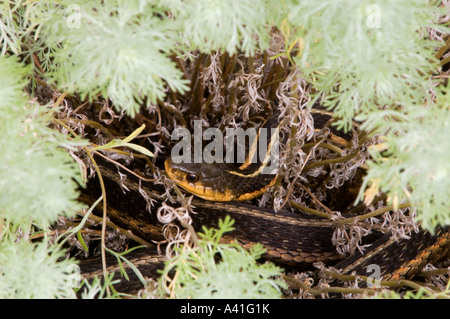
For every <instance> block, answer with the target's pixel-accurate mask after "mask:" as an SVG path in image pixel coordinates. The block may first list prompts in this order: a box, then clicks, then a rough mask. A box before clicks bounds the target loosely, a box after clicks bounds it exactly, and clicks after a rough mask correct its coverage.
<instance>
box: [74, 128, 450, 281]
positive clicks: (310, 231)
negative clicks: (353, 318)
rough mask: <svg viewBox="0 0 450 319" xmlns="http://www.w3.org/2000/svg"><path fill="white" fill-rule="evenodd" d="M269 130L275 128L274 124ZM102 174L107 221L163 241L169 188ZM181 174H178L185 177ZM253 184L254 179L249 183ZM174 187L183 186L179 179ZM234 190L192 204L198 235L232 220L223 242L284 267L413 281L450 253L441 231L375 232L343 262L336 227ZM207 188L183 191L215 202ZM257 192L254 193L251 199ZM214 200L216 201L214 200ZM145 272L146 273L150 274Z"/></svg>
mask: <svg viewBox="0 0 450 319" xmlns="http://www.w3.org/2000/svg"><path fill="white" fill-rule="evenodd" d="M270 125H273V123H272V124H270ZM259 164H260V163H259ZM165 166H166V168H168V169H170V170H172V168H173V167H174V166H173V163H171V162H170V160H168V161H166V162H165ZM194 168H195V167H194ZM176 169H177V170H179V171H181V172H182V174H183V176H184V177H183V178H185V179H186V178H189V177H187V176H188V175H189V174H193V175H197V174H201V172H200V171H198V170H195V171H194V170H193V168H192V167H189V169H186V167H182V166H181V165H180V166H177V167H176ZM233 169H235V168H233ZM100 170H101V174H102V177H103V180H104V182H105V186H106V192H107V198H108V207H109V211H108V217H109V218H110V219H111V220H112V221H113V222H115V223H116V224H118V225H119V226H121V227H123V228H125V229H129V230H130V231H131V232H133V233H135V234H136V235H138V236H139V237H141V238H143V239H145V240H147V241H150V242H151V241H161V240H163V239H164V238H163V235H162V231H161V229H162V225H161V224H160V223H159V222H158V221H157V219H156V216H155V215H156V214H155V210H156V208H157V207H160V206H161V205H162V203H163V202H164V201H165V200H166V198H167V197H166V196H165V195H164V194H165V189H164V187H163V186H162V185H158V184H154V183H141V182H140V181H139V180H138V179H136V177H134V176H132V175H128V177H127V179H125V180H124V181H123V180H122V179H120V178H119V177H118V174H117V172H116V168H114V167H111V165H110V164H109V163H106V162H105V163H103V164H101V165H100ZM244 170H245V168H244ZM172 172H173V171H172ZM246 172H247V173H249V175H250V174H251V171H246ZM176 173H178V174H179V173H180V172H176ZM169 176H170V174H169ZM235 176H238V177H242V176H239V175H235ZM242 178H248V177H242ZM251 178H254V177H250V178H249V179H251ZM268 179H270V181H272V180H273V179H274V176H270V177H268ZM192 180H193V181H195V182H197V181H200V180H201V179H200V178H199V177H197V176H196V177H195V178H192ZM266 181H267V179H266ZM270 181H269V184H270V183H271V182H270ZM175 182H177V183H179V181H177V180H176V179H175ZM96 184H97V183H95V182H92V181H91V182H90V183H88V187H87V189H86V190H85V192H84V193H85V194H86V195H84V196H83V197H82V200H83V201H85V202H86V203H90V204H92V203H93V202H94V200H93V198H97V197H98V196H100V195H101V190H100V189H99V187H98V186H97V185H96ZM229 185H230V184H227V185H225V186H224V188H223V189H222V190H220V195H219V196H222V195H223V193H225V195H226V196H229V197H226V196H223V197H221V198H218V200H220V201H221V202H220V204H219V203H217V202H214V201H205V200H204V198H205V197H207V196H199V197H203V199H197V198H194V199H193V200H192V202H191V205H192V207H194V211H195V214H194V215H193V216H192V219H193V227H194V229H195V230H196V231H199V230H201V228H202V226H206V227H217V223H218V219H219V218H223V217H224V216H225V215H229V216H230V217H231V218H232V219H234V220H235V226H236V227H235V230H234V231H233V232H231V233H230V234H227V235H225V236H224V238H223V240H224V241H237V242H238V243H240V244H241V245H243V246H244V247H250V246H252V245H253V244H254V243H262V244H263V245H264V247H265V249H266V254H265V256H264V257H265V258H267V259H270V260H273V261H275V262H279V263H281V264H285V265H289V266H295V267H307V266H308V265H311V264H312V263H315V262H318V261H320V262H326V263H331V264H334V265H335V267H336V268H337V269H341V270H342V271H343V273H352V272H356V273H357V274H361V275H367V274H368V272H367V267H368V265H372V264H377V265H380V267H381V272H380V275H381V276H382V278H386V279H389V278H391V279H395V278H398V277H407V278H408V277H411V276H414V275H415V274H416V273H417V272H418V271H420V267H422V266H423V265H424V264H425V263H427V262H429V261H433V260H436V259H437V258H439V257H440V256H442V255H443V254H444V252H445V251H446V250H447V249H448V245H449V242H450V234H449V232H448V229H447V228H444V229H439V230H438V231H437V232H436V234H434V235H431V234H430V233H428V232H427V231H424V230H420V231H418V232H417V233H414V234H412V235H411V238H409V239H406V238H402V239H394V237H393V236H391V234H389V233H388V234H384V235H383V234H381V233H377V232H373V234H371V235H369V236H367V237H366V240H367V242H372V246H371V248H370V249H368V250H367V251H366V252H365V253H361V252H357V253H355V254H354V255H353V256H350V257H344V256H342V255H340V254H338V253H337V252H336V248H335V246H334V245H333V243H332V240H331V238H332V236H333V232H334V231H335V230H336V224H335V223H334V222H333V221H331V220H329V219H322V218H319V217H315V216H311V215H309V214H307V213H303V212H291V211H287V210H280V211H277V212H275V211H273V210H272V209H268V208H262V207H257V206H253V205H250V204H247V203H243V202H236V201H230V199H232V200H237V199H241V200H242V199H246V198H251V197H254V196H253V195H254V194H252V195H251V196H248V195H247V197H245V194H248V193H249V192H246V191H245V189H244V188H241V190H244V191H241V192H240V193H233V192H229V194H228V195H227V193H226V192H224V191H223V190H225V189H226V188H225V187H230V186H229ZM258 185H259V184H258ZM266 185H268V184H266ZM203 187H204V185H201V187H200V188H197V187H193V188H190V186H188V187H184V188H185V189H187V190H188V191H191V190H194V191H193V193H195V192H198V194H199V195H204V194H207V195H208V196H209V195H212V196H216V193H214V192H213V191H205V190H204V189H203ZM208 187H210V186H208ZM265 187H266V186H264V185H263V186H262V187H261V188H259V189H257V190H256V191H258V192H260V193H262V192H264V190H265ZM125 190H126V191H125ZM256 191H255V190H253V191H252V193H253V192H256ZM260 193H258V195H259V194H260ZM242 196H244V197H242ZM256 196H257V195H256ZM207 199H208V198H207ZM213 199H216V198H215V197H213ZM149 211H150V214H149ZM130 258H134V257H130ZM135 258H136V260H137V261H138V262H139V264H141V265H146V264H147V261H162V260H163V258H162V257H161V256H159V257H158V255H157V253H156V251H155V250H153V249H150V250H146V251H141V252H140V253H139V255H138V256H137V257H135ZM131 260H133V259H131ZM83 267H84V268H83ZM90 267H91V266H90V264H89V263H87V264H85V265H84V266H82V269H84V271H85V272H90V269H91V268H90ZM147 268H149V269H146V268H145V267H144V268H143V269H142V270H143V273H144V275H148V276H154V275H155V269H157V268H158V267H153V266H152V267H150V266H148V267H147ZM146 271H147V273H145V272H146Z"/></svg>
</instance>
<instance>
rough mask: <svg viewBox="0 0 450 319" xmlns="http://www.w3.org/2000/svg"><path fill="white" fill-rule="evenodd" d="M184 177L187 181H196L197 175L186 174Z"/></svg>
mask: <svg viewBox="0 0 450 319" xmlns="http://www.w3.org/2000/svg"><path fill="white" fill-rule="evenodd" d="M186 179H187V181H188V182H191V183H195V182H196V181H198V175H195V174H188V175H187V176H186Z"/></svg>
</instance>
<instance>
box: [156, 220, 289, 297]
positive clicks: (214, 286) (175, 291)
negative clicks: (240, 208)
mask: <svg viewBox="0 0 450 319" xmlns="http://www.w3.org/2000/svg"><path fill="white" fill-rule="evenodd" d="M233 223H234V221H233V220H231V219H230V217H229V216H226V217H225V219H224V220H219V228H218V229H207V228H203V231H204V233H203V234H201V233H200V234H199V237H200V239H199V240H198V242H197V247H195V248H185V249H183V248H179V249H178V255H177V256H175V257H174V258H172V259H171V260H170V261H168V262H167V263H166V267H165V268H164V271H163V273H162V276H161V279H160V286H159V287H160V288H161V289H160V290H161V294H162V295H164V294H167V295H168V296H170V297H172V298H174V297H175V298H207V299H209V298H247V299H251V298H280V297H281V289H282V288H286V284H285V283H284V282H283V281H282V280H280V279H277V277H280V276H281V269H280V268H279V267H277V266H275V265H273V264H271V263H265V264H258V263H257V261H256V260H257V259H259V258H260V257H261V256H262V254H264V252H265V249H264V248H263V246H262V245H261V244H257V245H255V246H253V247H252V248H251V249H250V250H249V251H246V250H245V249H244V248H242V247H241V246H239V245H238V244H237V243H234V244H221V243H219V241H220V239H221V238H222V236H223V234H224V233H226V232H229V231H231V230H233V227H232V225H233ZM218 260H219V261H218ZM173 270H175V271H176V273H175V275H173V276H171V275H170V273H171V271H173Z"/></svg>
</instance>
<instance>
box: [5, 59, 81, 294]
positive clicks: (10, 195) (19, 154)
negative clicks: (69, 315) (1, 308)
mask: <svg viewBox="0 0 450 319" xmlns="http://www.w3.org/2000/svg"><path fill="white" fill-rule="evenodd" d="M28 71H29V68H25V67H23V66H22V65H20V64H19V63H18V62H17V61H16V60H15V59H14V58H12V57H10V58H6V57H0V74H2V76H1V77H0V136H1V138H0V203H1V205H0V219H1V223H2V227H1V228H0V298H2V297H4V298H30V297H34V298H54V297H74V293H73V288H74V287H76V286H77V280H79V272H77V270H76V269H75V268H73V266H74V265H73V262H72V261H68V260H66V261H61V262H57V261H58V259H59V258H60V257H62V256H63V252H62V251H59V250H53V249H52V248H51V246H50V245H49V243H48V241H47V240H43V241H42V242H39V243H32V242H30V241H29V237H30V235H31V233H32V231H33V226H37V227H38V228H39V229H42V230H45V229H47V228H48V227H49V225H50V224H51V223H53V222H54V221H55V220H56V219H57V218H58V216H60V215H62V214H71V213H73V212H74V211H75V210H77V209H79V208H80V204H79V203H78V202H77V198H78V194H77V192H76V189H77V183H76V182H75V181H79V182H81V178H80V171H79V169H78V167H77V166H76V165H75V164H74V161H73V159H72V158H71V157H70V155H69V154H68V152H67V149H75V147H76V146H78V145H81V142H79V141H78V142H74V141H68V140H67V137H66V136H64V135H62V134H60V133H58V132H57V131H55V130H53V129H50V128H48V127H47V123H48V122H49V120H50V118H51V115H52V112H51V111H49V110H48V109H47V108H45V107H44V106H41V105H39V104H38V103H36V102H33V101H28V100H27V98H26V97H27V96H26V94H25V93H24V91H23V88H24V86H25V84H26V78H25V76H26V74H27V72H28Z"/></svg>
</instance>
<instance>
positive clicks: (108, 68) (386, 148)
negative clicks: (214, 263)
mask: <svg viewBox="0 0 450 319" xmlns="http://www.w3.org/2000/svg"><path fill="white" fill-rule="evenodd" d="M440 3H441V2H440V1H436V0H430V1H428V0H395V1H394V0H358V1H355V0H324V1H305V0H286V1H282V2H280V1H278V0H265V1H259V2H254V1H249V0H239V1H234V2H233V4H232V5H231V4H230V3H228V2H225V1H212V0H211V1H205V0H198V1H194V0H186V1H182V0H168V1H158V0H153V1H144V0H127V1H125V0H110V1H100V0H94V1H92V0H77V1H69V0H53V1H46V2H42V1H27V2H26V1H23V0H15V1H3V2H1V3H0V16H1V19H0V47H1V50H0V52H1V55H2V56H10V55H16V56H20V58H21V61H24V62H25V63H27V64H29V65H30V66H32V67H30V66H29V67H24V66H21V65H19V64H18V63H17V62H16V61H14V59H13V58H12V57H8V58H6V57H2V58H1V59H0V75H1V76H0V203H1V206H0V217H1V218H2V219H3V222H4V225H6V226H5V227H3V228H2V230H1V231H2V233H0V239H1V240H2V242H1V245H0V265H1V266H2V269H14V268H8V267H9V266H6V263H9V262H10V263H12V264H14V263H17V259H15V257H11V256H18V255H15V253H14V249H16V248H17V249H19V248H20V249H24V252H26V251H28V252H30V251H35V252H36V253H37V254H43V253H42V250H41V247H44V246H45V247H47V246H48V243H46V242H45V241H43V242H42V243H40V244H28V245H30V246H26V244H25V242H26V239H25V238H27V236H28V235H27V234H28V233H29V232H30V230H31V228H32V227H33V226H38V227H39V228H41V229H46V227H48V225H49V224H50V223H52V222H53V221H54V220H55V219H56V218H57V216H58V215H60V214H70V213H71V212H73V211H74V210H76V209H77V208H79V205H78V204H77V203H76V201H75V199H76V198H77V193H76V191H75V188H76V183H75V181H79V182H80V174H79V170H78V169H77V167H76V165H75V164H74V161H73V159H72V158H71V157H70V155H69V154H68V152H67V150H75V149H76V148H77V147H78V146H79V145H81V142H80V141H77V140H74V141H69V140H68V139H67V138H66V137H64V136H62V135H61V134H60V133H58V132H56V131H55V130H53V129H51V128H49V127H48V126H47V124H48V123H49V121H50V119H51V117H52V114H53V113H52V112H57V110H48V108H46V107H44V106H42V105H39V103H37V102H35V101H33V100H32V99H31V98H30V97H29V96H27V95H26V94H25V93H24V91H23V87H24V86H25V85H26V84H27V80H26V77H27V76H29V78H30V80H31V81H32V82H33V81H37V79H35V77H33V76H31V75H32V74H39V75H40V76H41V77H42V78H43V79H44V80H45V81H46V82H47V83H52V84H53V85H54V87H55V88H57V90H59V91H61V92H62V91H69V92H73V93H77V94H81V95H82V97H84V96H88V97H90V98H94V97H96V96H98V95H102V97H104V98H110V99H111V100H112V102H113V104H114V106H115V107H116V108H117V109H118V110H120V111H122V110H123V111H125V112H126V113H127V114H128V115H130V116H134V115H135V114H136V113H137V112H139V110H140V107H141V106H142V105H146V103H147V101H148V100H149V101H151V102H156V101H157V100H164V98H165V96H166V94H167V92H168V91H171V92H181V93H183V92H187V91H188V86H187V84H188V80H187V79H189V75H188V74H185V73H184V71H185V70H183V68H182V67H181V66H179V65H177V64H176V63H175V62H174V59H173V57H174V56H183V55H184V56H187V57H189V56H191V55H192V54H197V52H198V51H194V50H199V51H200V52H203V53H213V52H215V51H219V50H222V51H224V52H227V53H229V54H231V55H232V54H238V53H239V52H242V53H244V54H246V55H252V54H254V53H255V52H258V50H264V49H266V48H267V47H268V44H269V42H270V38H271V36H272V34H271V32H272V31H273V29H275V28H276V29H277V30H279V31H280V32H281V34H282V35H284V40H285V52H284V54H285V55H286V56H288V57H289V59H290V60H291V61H292V62H294V63H295V64H296V65H297V66H298V67H299V68H300V69H301V72H299V74H301V75H302V76H304V77H305V78H306V79H307V80H308V82H309V83H310V84H311V85H312V87H313V90H312V91H313V92H315V93H316V96H315V98H317V99H319V98H320V99H321V100H322V101H323V104H324V105H325V106H327V107H329V108H330V109H333V110H334V112H335V114H336V116H337V117H338V118H340V120H339V121H338V126H339V127H342V128H348V127H349V125H350V122H351V120H352V119H353V118H354V117H355V116H356V119H357V120H359V121H364V124H363V126H362V127H363V128H365V129H366V130H368V131H371V132H372V133H377V134H380V135H383V136H384V143H383V144H379V145H377V146H374V147H373V148H372V157H373V158H372V160H371V161H370V162H369V163H368V164H369V166H370V170H369V172H368V174H367V176H366V178H365V181H364V184H363V187H362V188H361V191H360V196H359V197H360V199H361V200H362V199H363V198H365V201H366V202H367V203H368V202H370V199H371V198H373V197H374V196H376V195H377V193H378V192H379V191H382V192H385V193H387V194H388V195H389V200H390V202H391V203H393V204H394V206H396V205H397V204H398V203H401V202H404V201H408V202H410V203H411V204H412V206H413V207H415V208H417V210H418V214H419V215H418V217H419V219H420V220H422V221H423V225H424V226H425V227H427V228H428V229H431V230H432V229H433V228H434V227H436V226H437V225H439V224H441V225H442V224H449V223H450V217H449V214H450V209H449V208H450V207H449V204H448V203H449V194H450V182H449V181H450V178H449V172H450V167H449V162H448V158H449V156H450V153H449V151H448V147H446V145H445V143H446V139H445V138H446V137H447V136H449V133H450V131H449V91H448V86H447V88H445V87H444V85H443V84H442V79H435V78H432V75H433V74H435V73H436V72H437V70H438V69H439V65H438V61H437V58H436V51H437V50H438V49H439V48H442V47H443V46H444V45H447V47H448V43H447V44H444V42H443V41H437V40H436V39H438V38H439V37H441V38H445V36H443V35H445V34H448V33H449V28H448V27H447V26H444V25H442V24H441V25H437V24H436V18H437V17H438V16H439V13H440V9H439V8H438V5H439V4H440ZM442 10H448V7H447V8H445V7H442ZM436 34H440V36H432V35H436ZM447 42H448V41H447ZM279 53H280V52H275V53H273V54H274V55H273V56H272V58H275V57H276V56H277V54H279ZM271 54H272V53H271ZM38 61H39V62H38ZM293 94H296V92H293ZM18 230H20V233H22V235H21V236H22V237H20V238H18V237H17V236H18V235H16V232H17V231H18ZM24 233H25V235H23V234H24ZM16 241H18V242H19V244H17V246H16V248H14V249H13V248H10V249H7V247H8V243H9V244H10V245H15V244H14V243H15V242H16ZM40 245H44V246H40ZM22 246H24V247H25V246H26V248H24V247H22ZM213 246H214V245H213ZM38 247H39V248H38ZM214 247H215V249H217V247H216V246H214ZM220 249H222V248H220ZM231 250H232V251H234V253H237V254H240V253H241V252H240V251H239V250H238V249H237V248H234V247H233V248H232V249H231ZM221 251H222V250H221ZM225 251H226V250H223V252H224V253H223V257H224V258H225V257H226V256H227V253H225ZM260 253H261V251H253V252H252V253H251V256H253V257H257V256H258V255H259V254H260ZM2 254H3V255H2ZM54 254H56V255H57V254H58V253H57V252H54V253H52V254H50V255H49V256H56V255H54ZM30 258H33V259H32V260H35V259H34V257H30ZM233 258H235V257H231V260H234V259H233ZM51 260H53V261H54V266H55V271H56V272H61V269H62V268H64V267H60V268H58V267H59V266H58V263H57V262H56V258H55V259H51ZM246 261H248V260H247V259H246ZM3 263H5V265H4V264H3ZM225 265H226V264H225V263H223V265H221V266H220V267H222V266H223V267H227V266H225ZM230 267H231V266H228V267H227V269H228V268H230ZM17 269H18V270H17V272H16V273H15V274H16V275H17V276H23V278H27V275H25V274H22V273H21V272H19V271H23V272H25V271H26V269H27V268H26V267H19V268H17ZM57 269H59V270H57ZM258 271H262V273H264V270H263V268H262V270H261V269H260V270H258ZM50 273H51V271H45V272H42V276H46V275H49V274H50ZM268 273H270V272H268ZM212 274H213V276H219V275H218V274H217V273H215V272H213V273H212ZM39 275H40V274H37V275H36V276H39ZM9 276H10V275H8V277H9ZM68 276H69V277H70V276H72V274H71V273H68ZM56 277H58V276H56ZM5 278H6V277H5V271H3V270H1V271H0V281H1V280H6V279H5ZM61 278H63V277H61ZM220 278H222V277H220ZM66 279H67V280H66ZM66 279H64V280H62V281H61V282H60V283H55V285H60V286H61V287H67V285H66V283H67V282H72V280H70V279H68V277H67V278H66ZM222 279H223V278H222ZM185 280H186V281H189V280H190V279H189V276H186V277H185ZM212 281H214V280H212ZM33 282H34V281H33ZM42 282H45V281H42ZM17 283H18V285H20V283H19V282H18V281H17ZM192 284H193V285H196V282H195V281H193V282H192ZM8 285H9V286H8ZM8 285H6V286H8V287H10V288H11V287H12V286H11V285H10V284H8ZM36 285H38V286H39V284H38V281H37V279H36ZM0 287H5V285H3V284H2V283H1V282H0ZM5 289H6V288H5ZM11 289H12V288H11ZM61 289H63V290H64V289H65V288H58V289H57V290H56V291H58V292H60V291H62V290H61ZM189 289H190V288H188V287H185V288H184V290H183V291H185V292H186V293H185V296H194V293H195V292H198V291H199V290H198V289H197V288H192V290H189ZM5 291H6V290H5ZM20 291H22V290H20V289H17V296H34V297H36V296H40V295H39V294H38V293H33V294H31V295H25V294H20V293H19V292H20ZM64 291H66V290H64ZM209 292H211V291H209ZM176 294H177V295H180V296H181V295H182V294H183V293H181V292H178V291H177V292H176ZM4 295H5V296H13V294H12V293H10V292H4ZM50 295H51V296H67V295H69V294H68V293H67V294H66V293H61V294H59V293H53V292H52V293H51V294H50ZM50 295H45V296H50ZM196 297H198V296H196Z"/></svg>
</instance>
